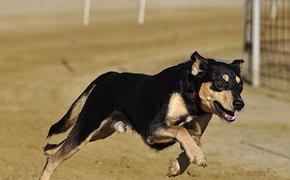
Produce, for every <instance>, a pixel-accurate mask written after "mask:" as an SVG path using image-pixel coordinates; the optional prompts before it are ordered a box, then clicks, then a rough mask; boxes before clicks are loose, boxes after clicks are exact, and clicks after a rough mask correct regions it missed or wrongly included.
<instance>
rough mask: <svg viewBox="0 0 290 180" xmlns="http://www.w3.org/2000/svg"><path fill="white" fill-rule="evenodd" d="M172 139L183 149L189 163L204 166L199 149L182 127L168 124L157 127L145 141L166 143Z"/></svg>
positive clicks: (203, 159) (204, 162)
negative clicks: (167, 125)
mask: <svg viewBox="0 0 290 180" xmlns="http://www.w3.org/2000/svg"><path fill="white" fill-rule="evenodd" d="M174 140H177V141H178V142H179V143H180V145H181V147H182V148H183V149H184V150H185V153H186V155H187V157H188V159H189V162H190V163H195V164H197V165H199V166H203V167H205V166H206V160H205V158H204V155H203V153H202V151H201V149H200V148H199V146H198V145H197V144H196V143H195V141H194V140H193V139H192V137H191V136H190V134H189V132H188V131H187V129H185V128H184V127H178V126H170V127H166V128H159V129H157V130H156V131H155V132H154V133H153V135H152V136H150V137H149V138H148V139H147V143H148V144H155V143H168V142H172V141H174Z"/></svg>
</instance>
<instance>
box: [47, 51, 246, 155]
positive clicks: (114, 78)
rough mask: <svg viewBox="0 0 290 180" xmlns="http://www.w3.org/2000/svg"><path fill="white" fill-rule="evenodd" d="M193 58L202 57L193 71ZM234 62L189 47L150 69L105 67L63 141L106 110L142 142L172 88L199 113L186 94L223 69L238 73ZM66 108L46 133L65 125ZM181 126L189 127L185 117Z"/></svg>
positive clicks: (161, 119) (161, 123)
mask: <svg viewBox="0 0 290 180" xmlns="http://www.w3.org/2000/svg"><path fill="white" fill-rule="evenodd" d="M197 58H199V59H202V63H201V67H200V68H201V72H200V73H199V74H198V75H196V76H193V75H192V74H191V70H192V65H193V63H194V62H195V60H196V59H197ZM240 63H241V62H238V61H234V62H233V63H232V64H225V63H221V62H216V61H215V60H211V59H205V58H203V57H201V56H200V55H198V53H194V54H193V55H192V57H191V60H188V61H186V62H184V63H181V64H178V65H176V66H172V67H169V68H167V69H165V70H163V71H161V72H160V73H158V74H156V75H146V74H136V73H118V72H109V73H105V74H103V75H101V76H99V77H98V78H97V79H96V80H94V81H93V82H92V83H91V84H90V85H89V87H88V88H87V89H86V90H85V91H84V92H83V94H82V95H81V96H83V95H85V94H87V95H88V98H87V101H86V103H85V104H84V107H83V109H82V111H81V112H80V115H79V117H78V120H77V121H76V123H75V125H74V127H73V130H72V132H74V133H71V134H70V135H69V137H68V138H67V141H70V140H71V139H73V140H74V141H73V142H69V143H71V144H73V143H75V145H77V144H80V143H81V142H82V141H84V139H85V138H86V137H87V136H88V134H90V133H91V132H93V131H94V130H95V129H97V128H98V127H99V125H100V123H101V122H102V121H103V120H104V119H106V118H108V117H109V116H111V117H112V118H113V119H118V120H120V121H123V122H124V123H125V124H130V125H131V127H132V129H133V130H134V131H136V132H137V133H138V134H139V135H141V137H142V138H143V140H144V142H145V143H146V139H147V138H148V137H149V136H151V135H152V133H153V132H154V131H156V130H157V129H158V128H160V127H164V128H166V124H165V116H166V113H167V110H168V109H167V108H168V103H169V99H170V96H171V95H172V93H174V92H178V93H180V94H181V95H182V98H183V99H184V101H185V103H186V107H187V109H188V111H189V114H190V115H193V116H199V115H202V114H204V113H205V112H204V111H203V110H202V109H201V108H200V99H199V98H198V97H196V96H193V95H192V94H194V93H195V94H197V93H198V91H199V88H200V86H201V84H202V83H203V82H207V81H211V82H215V80H216V79H217V78H219V77H220V76H221V74H223V73H224V72H227V73H228V74H230V76H231V73H232V74H237V75H238V76H240V71H239V68H237V67H238V65H239V64H240ZM230 78H234V77H232V76H231V77H230ZM231 82H232V81H231ZM232 83H234V82H232ZM212 88H213V89H215V90H217V91H218V90H225V89H227V88H232V89H234V92H235V97H237V98H240V96H239V94H240V92H241V90H240V89H238V88H237V85H236V84H234V85H230V86H229V87H223V89H217V87H215V86H214V87H212ZM89 90H91V93H90V94H88V91H89ZM81 96H80V97H81ZM80 97H79V98H80ZM73 106H74V105H72V107H73ZM71 109H72V108H71ZM71 109H70V110H69V111H68V113H67V114H66V115H64V117H63V118H62V119H61V120H60V121H59V122H57V123H56V124H54V125H53V126H52V127H51V128H50V130H49V133H48V136H51V135H53V134H57V133H61V132H64V131H65V130H67V129H68V128H69V127H70V126H68V125H67V122H66V121H67V119H68V117H69V115H70V113H71V112H70V111H71ZM183 119H185V118H183ZM183 119H182V118H181V119H180V121H184V120H183ZM178 123H180V122H178ZM183 126H184V127H188V128H189V127H190V125H188V124H186V123H185V124H184V125H183ZM172 144H174V142H171V143H166V144H153V145H149V144H148V145H149V146H150V147H152V148H154V149H156V150H161V149H164V148H166V147H168V146H170V145H172ZM47 148H49V147H47Z"/></svg>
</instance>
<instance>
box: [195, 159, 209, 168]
mask: <svg viewBox="0 0 290 180" xmlns="http://www.w3.org/2000/svg"><path fill="white" fill-rule="evenodd" d="M194 163H195V164H196V165H198V166H201V167H203V168H206V167H207V161H206V159H205V157H204V156H200V157H196V158H195V162H194Z"/></svg>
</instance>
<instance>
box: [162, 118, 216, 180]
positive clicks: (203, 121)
mask: <svg viewBox="0 0 290 180" xmlns="http://www.w3.org/2000/svg"><path fill="white" fill-rule="evenodd" d="M211 118H212V114H205V115H203V116H199V117H198V118H197V119H196V121H192V123H195V125H192V126H191V127H194V128H188V131H189V133H190V135H191V137H192V139H193V140H194V141H195V142H196V144H197V145H198V146H200V145H201V143H200V137H201V136H202V134H203V132H204V131H205V129H206V127H207V125H208V123H209V121H210V119H211ZM181 148H182V147H181ZM189 165H190V162H189V159H188V157H187V155H186V153H185V152H182V153H181V154H179V156H178V157H177V158H176V159H174V160H173V161H171V162H170V165H169V168H168V174H167V175H168V176H169V177H172V176H178V175H181V174H183V173H184V172H185V170H186V169H187V168H188V166H189Z"/></svg>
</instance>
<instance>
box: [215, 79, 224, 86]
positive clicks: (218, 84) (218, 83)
mask: <svg viewBox="0 0 290 180" xmlns="http://www.w3.org/2000/svg"><path fill="white" fill-rule="evenodd" d="M223 84H224V81H223V80H221V79H218V80H217V81H216V86H217V87H218V88H220V87H222V86H223Z"/></svg>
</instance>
